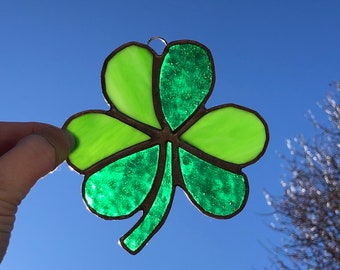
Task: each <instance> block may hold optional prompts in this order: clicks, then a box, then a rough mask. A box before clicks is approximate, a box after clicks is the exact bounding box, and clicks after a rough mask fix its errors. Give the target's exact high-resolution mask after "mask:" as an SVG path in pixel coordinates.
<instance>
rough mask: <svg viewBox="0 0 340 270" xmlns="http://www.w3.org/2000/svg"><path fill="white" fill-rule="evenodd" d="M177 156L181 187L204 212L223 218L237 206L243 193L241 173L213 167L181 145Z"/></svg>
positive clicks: (242, 198)
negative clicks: (182, 182)
mask: <svg viewBox="0 0 340 270" xmlns="http://www.w3.org/2000/svg"><path fill="white" fill-rule="evenodd" d="M179 157H180V166H181V170H182V175H183V180H184V183H185V186H186V188H187V189H188V191H189V193H190V195H191V196H192V197H193V199H194V200H195V201H196V203H197V204H198V205H200V206H201V207H202V208H203V209H204V210H205V211H206V212H208V213H211V214H213V215H217V216H224V217H225V216H229V215H232V214H233V213H235V212H236V211H237V210H238V209H239V208H240V207H241V205H242V204H243V201H244V199H245V196H246V186H245V182H244V179H243V176H242V175H239V174H235V173H232V172H229V171H227V170H224V169H222V168H219V167H217V166H214V165H212V164H210V163H208V162H205V161H203V160H202V159H199V158H198V157H196V156H194V155H192V154H190V153H189V152H187V151H185V150H183V149H181V148H179Z"/></svg>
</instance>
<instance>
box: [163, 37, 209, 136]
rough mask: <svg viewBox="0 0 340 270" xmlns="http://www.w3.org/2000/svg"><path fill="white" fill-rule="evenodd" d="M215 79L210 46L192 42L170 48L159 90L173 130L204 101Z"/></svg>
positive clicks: (165, 112) (166, 116)
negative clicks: (209, 51)
mask: <svg viewBox="0 0 340 270" xmlns="http://www.w3.org/2000/svg"><path fill="white" fill-rule="evenodd" d="M212 82H213V71H212V63H211V60H210V58H209V55H208V52H207V50H205V49H204V48H202V47H200V46H198V45H195V44H191V43H185V44H175V45H173V46H171V47H170V48H169V52H168V53H167V54H166V56H165V57H164V61H163V64H162V67H161V73H160V83H159V91H160V99H161V103H162V110H163V113H164V116H165V119H166V120H167V122H168V124H169V126H170V128H171V129H172V130H175V129H176V128H178V127H179V126H180V125H181V124H182V123H183V122H184V121H185V120H186V119H188V118H189V117H190V116H191V115H192V114H193V113H194V112H195V110H196V109H197V108H198V106H200V105H201V104H202V102H203V100H204V98H205V97H206V96H207V95H208V93H209V91H210V87H211V85H212Z"/></svg>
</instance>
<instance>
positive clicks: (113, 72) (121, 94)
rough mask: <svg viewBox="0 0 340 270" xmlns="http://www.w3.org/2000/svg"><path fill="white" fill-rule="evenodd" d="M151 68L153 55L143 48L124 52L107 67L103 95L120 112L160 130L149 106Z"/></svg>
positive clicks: (132, 47)
mask: <svg viewBox="0 0 340 270" xmlns="http://www.w3.org/2000/svg"><path fill="white" fill-rule="evenodd" d="M152 64H153V54H152V53H151V52H150V51H149V50H147V49H146V48H143V47H140V46H137V45H131V46H128V47H126V48H124V49H123V50H121V51H119V52H118V53H117V54H115V55H114V56H113V57H112V58H111V59H110V60H109V61H108V63H107V66H106V70H105V74H104V78H105V91H106V93H107V96H108V97H109V99H110V101H111V102H112V103H113V105H114V106H115V107H116V108H117V109H118V110H119V111H120V112H122V113H124V114H126V115H128V116H130V117H131V118H133V119H135V120H138V121H140V122H142V123H145V124H148V125H150V126H153V127H155V128H160V125H159V123H158V120H157V117H156V114H155V110H154V106H153V95H152Z"/></svg>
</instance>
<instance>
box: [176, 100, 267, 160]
mask: <svg viewBox="0 0 340 270" xmlns="http://www.w3.org/2000/svg"><path fill="white" fill-rule="evenodd" d="M181 140H183V141H185V142H187V143H189V144H191V145H193V146H195V147H196V148H198V149H200V150H202V151H203V152H205V153H207V154H209V155H212V156H214V157H217V158H219V159H222V160H224V161H228V162H232V163H235V164H243V163H246V162H249V161H251V160H253V159H254V158H256V157H257V156H258V155H259V154H260V153H261V151H262V150H263V149H264V146H265V143H266V128H265V127H264V125H263V123H262V121H261V120H260V119H259V118H258V117H257V116H256V115H255V114H254V113H252V112H249V111H246V110H242V109H239V108H236V107H224V108H219V109H216V110H213V111H210V112H209V113H207V114H206V115H204V116H203V117H201V118H200V119H199V120H198V121H197V122H196V123H194V124H193V125H192V126H191V127H190V128H189V129H188V130H187V131H186V132H185V133H184V134H183V135H182V136H181Z"/></svg>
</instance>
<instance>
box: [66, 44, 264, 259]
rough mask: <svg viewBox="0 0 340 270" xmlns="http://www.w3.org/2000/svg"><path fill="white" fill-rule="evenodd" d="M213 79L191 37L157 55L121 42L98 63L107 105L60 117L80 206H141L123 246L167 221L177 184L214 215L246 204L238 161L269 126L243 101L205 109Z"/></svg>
mask: <svg viewBox="0 0 340 270" xmlns="http://www.w3.org/2000/svg"><path fill="white" fill-rule="evenodd" d="M214 81H215V73H214V64H213V59H212V56H211V53H210V51H209V49H208V48H206V47H205V46H204V45H202V44H200V43H198V42H195V41H188V40H180V41H175V42H171V43H169V44H167V45H166V47H165V49H164V52H163V53H162V54H161V55H158V54H157V53H156V52H155V51H154V50H153V49H152V48H150V47H149V46H148V45H144V44H141V43H136V42H131V43H127V44H124V45H123V46H121V47H119V48H118V49H116V50H115V51H113V52H112V53H111V54H110V55H109V56H108V57H107V59H106V60H105V63H104V66H103V70H102V87H103V94H104V96H105V98H106V100H107V102H108V103H109V105H110V110H108V111H101V110H89V111H85V112H80V113H78V114H76V115H73V116H72V117H71V118H69V119H68V120H67V121H66V123H65V124H64V128H65V129H67V130H68V131H70V132H71V133H72V134H73V135H74V136H75V138H76V147H75V149H74V150H73V151H72V152H71V153H70V155H69V158H68V163H69V164H70V165H71V166H72V167H73V168H74V169H75V170H76V171H78V172H79V173H81V174H84V175H85V179H84V182H83V186H82V193H83V198H84V201H85V203H86V205H87V206H88V208H89V209H90V210H91V211H92V212H93V213H95V214H96V215H98V216H100V217H102V218H105V219H123V218H128V217H131V216H132V215H134V214H135V213H137V212H138V211H142V213H143V215H142V217H141V218H140V220H139V221H138V222H137V223H136V224H135V225H134V226H133V227H132V228H131V229H130V230H129V231H128V232H127V233H126V234H125V235H124V236H123V237H122V238H121V239H120V242H121V245H122V246H123V247H124V248H125V249H126V250H127V251H128V252H130V253H131V254H136V253H138V252H139V251H140V250H141V249H142V248H143V247H144V245H145V244H146V243H147V242H148V241H149V240H150V238H151V237H152V236H153V235H154V234H155V233H156V232H157V231H158V230H159V229H160V228H161V226H162V225H163V223H164V222H165V219H166V217H167V215H168V213H169V211H170V208H171V202H172V200H173V197H174V192H175V187H176V186H178V187H181V188H182V189H183V190H184V192H185V193H186V194H187V195H188V197H189V199H190V200H191V201H192V202H193V204H194V205H196V206H197V208H198V209H199V210H200V211H202V212H203V213H205V214H207V215H209V216H212V217H215V218H230V217H232V216H234V215H235V214H237V213H239V212H240V211H241V210H242V209H243V207H244V205H245V203H246V200H247V197H248V192H249V188H248V180H247V177H246V175H245V174H244V173H243V172H242V168H243V167H245V166H247V165H249V164H251V163H254V162H256V161H257V160H258V159H259V158H260V157H261V156H262V155H263V154H264V151H265V149H266V146H267V143H268V137H269V135H268V128H267V125H266V123H265V121H264V120H263V119H262V117H261V116H260V115H259V114H258V113H256V112H255V111H253V110H250V109H248V108H245V107H241V106H238V105H235V104H225V105H221V106H217V107H214V108H211V109H207V108H205V103H206V101H207V99H208V97H209V96H210V94H211V92H212V89H213V85H214Z"/></svg>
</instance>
